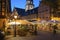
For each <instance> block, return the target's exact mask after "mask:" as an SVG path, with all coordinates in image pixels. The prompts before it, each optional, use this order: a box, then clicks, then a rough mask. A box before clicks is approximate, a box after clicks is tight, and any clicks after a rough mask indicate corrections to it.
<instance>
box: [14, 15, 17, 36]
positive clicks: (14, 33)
mask: <svg viewBox="0 0 60 40" xmlns="http://www.w3.org/2000/svg"><path fill="white" fill-rule="evenodd" d="M14 18H15V27H14V37H16V19H17V16H14Z"/></svg>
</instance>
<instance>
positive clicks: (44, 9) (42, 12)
mask: <svg viewBox="0 0 60 40" xmlns="http://www.w3.org/2000/svg"><path fill="white" fill-rule="evenodd" d="M50 15H51V14H50V7H49V6H48V5H45V4H44V3H43V2H42V1H41V2H40V4H39V8H38V18H40V20H50V19H51V18H50V17H51V16H50Z"/></svg>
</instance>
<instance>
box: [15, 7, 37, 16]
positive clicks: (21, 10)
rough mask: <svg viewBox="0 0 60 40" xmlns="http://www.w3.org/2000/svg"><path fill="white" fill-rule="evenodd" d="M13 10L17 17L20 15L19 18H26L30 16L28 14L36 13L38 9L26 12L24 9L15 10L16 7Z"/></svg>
mask: <svg viewBox="0 0 60 40" xmlns="http://www.w3.org/2000/svg"><path fill="white" fill-rule="evenodd" d="M15 9H16V11H17V13H18V15H20V16H27V15H30V14H36V13H38V7H36V8H34V9H32V10H28V11H25V9H22V8H17V7H15V8H14V10H15Z"/></svg>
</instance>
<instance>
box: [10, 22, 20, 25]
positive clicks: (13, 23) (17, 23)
mask: <svg viewBox="0 0 60 40" xmlns="http://www.w3.org/2000/svg"><path fill="white" fill-rule="evenodd" d="M15 24H16V25H19V24H21V23H19V22H10V23H9V25H15Z"/></svg>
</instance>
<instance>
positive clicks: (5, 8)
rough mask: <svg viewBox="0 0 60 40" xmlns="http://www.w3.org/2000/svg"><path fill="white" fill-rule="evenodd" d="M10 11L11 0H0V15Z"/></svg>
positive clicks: (6, 14) (5, 14)
mask: <svg viewBox="0 0 60 40" xmlns="http://www.w3.org/2000/svg"><path fill="white" fill-rule="evenodd" d="M10 12H11V0H0V16H8V15H9V13H10Z"/></svg>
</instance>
